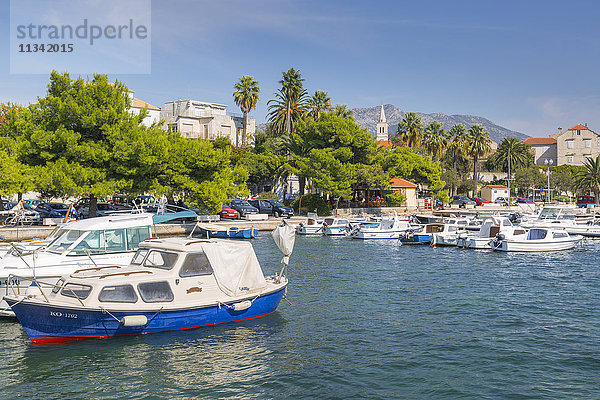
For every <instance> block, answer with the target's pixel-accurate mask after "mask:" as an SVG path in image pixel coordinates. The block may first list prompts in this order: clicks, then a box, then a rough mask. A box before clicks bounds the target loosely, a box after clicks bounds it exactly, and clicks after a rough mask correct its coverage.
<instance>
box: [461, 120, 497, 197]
mask: <svg viewBox="0 0 600 400" xmlns="http://www.w3.org/2000/svg"><path fill="white" fill-rule="evenodd" d="M467 149H468V154H469V155H470V156H471V157H473V180H474V181H475V190H477V159H478V158H479V157H483V156H484V155H485V154H486V153H489V152H490V151H491V150H492V140H491V139H490V136H489V135H488V133H487V132H486V130H485V128H484V127H483V126H482V125H480V124H475V125H473V126H471V127H470V128H469V136H468V142H467Z"/></svg>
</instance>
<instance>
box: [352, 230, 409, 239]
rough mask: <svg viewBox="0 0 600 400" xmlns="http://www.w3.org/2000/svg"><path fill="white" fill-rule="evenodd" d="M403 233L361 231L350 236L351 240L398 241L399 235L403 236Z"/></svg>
mask: <svg viewBox="0 0 600 400" xmlns="http://www.w3.org/2000/svg"><path fill="white" fill-rule="evenodd" d="M404 232H405V231H391V232H386V231H372V232H365V231H364V230H361V231H359V232H357V233H356V234H355V235H354V236H352V238H353V239H363V240H364V239H399V238H400V235H402V234H404Z"/></svg>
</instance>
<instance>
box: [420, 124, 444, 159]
mask: <svg viewBox="0 0 600 400" xmlns="http://www.w3.org/2000/svg"><path fill="white" fill-rule="evenodd" d="M423 145H424V146H425V148H426V149H427V151H428V152H429V153H431V155H432V158H433V161H436V160H437V158H438V155H440V154H441V153H442V152H443V151H444V150H446V148H447V147H448V136H447V135H446V131H445V130H444V128H443V125H442V123H441V122H439V121H432V122H431V123H430V124H429V125H427V127H426V128H425V136H424V138H423Z"/></svg>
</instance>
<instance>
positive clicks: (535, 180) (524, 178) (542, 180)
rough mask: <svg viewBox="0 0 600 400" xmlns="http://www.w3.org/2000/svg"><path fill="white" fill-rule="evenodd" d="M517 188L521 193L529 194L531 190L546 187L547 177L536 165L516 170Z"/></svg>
mask: <svg viewBox="0 0 600 400" xmlns="http://www.w3.org/2000/svg"><path fill="white" fill-rule="evenodd" d="M514 179H515V187H518V188H519V192H520V193H523V194H525V193H527V192H528V191H529V190H530V189H536V188H540V187H544V186H546V177H545V176H544V174H542V173H541V172H540V169H539V168H538V167H537V166H535V165H530V166H527V167H521V168H518V169H517V170H515V178H514Z"/></svg>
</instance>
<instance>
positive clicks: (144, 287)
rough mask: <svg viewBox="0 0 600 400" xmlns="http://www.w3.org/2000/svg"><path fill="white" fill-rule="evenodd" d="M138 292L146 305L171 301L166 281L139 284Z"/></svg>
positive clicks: (171, 297)
mask: <svg viewBox="0 0 600 400" xmlns="http://www.w3.org/2000/svg"><path fill="white" fill-rule="evenodd" d="M138 291H139V292H140V296H142V300H144V302H146V303H161V302H167V301H173V292H172V291H171V286H169V282H167V281H159V282H142V283H139V284H138Z"/></svg>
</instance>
